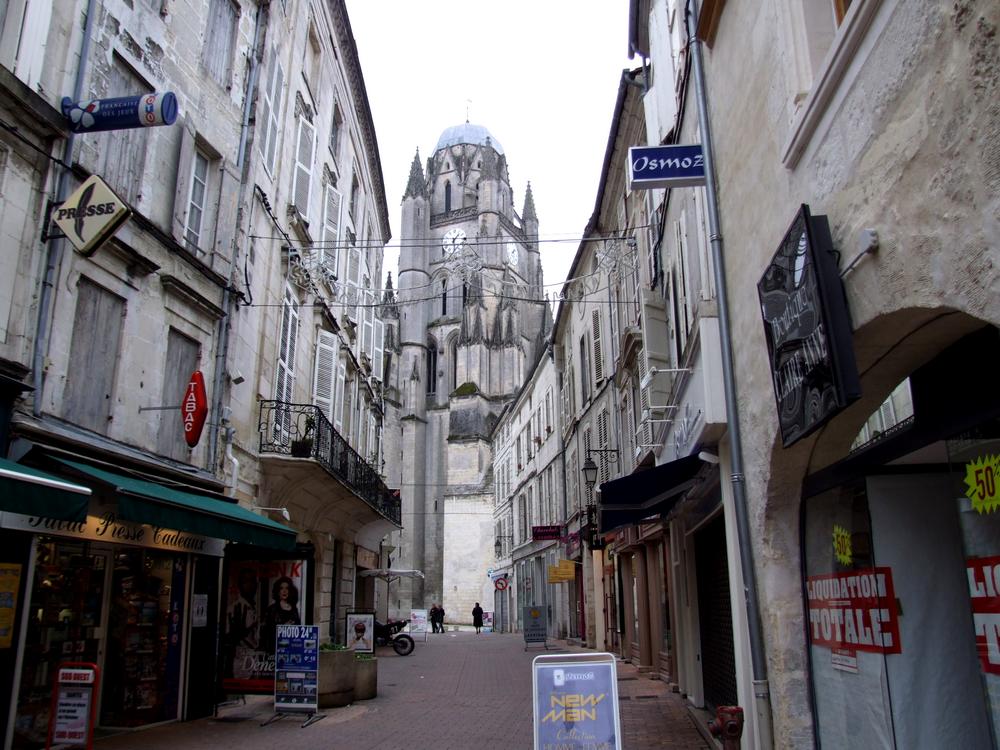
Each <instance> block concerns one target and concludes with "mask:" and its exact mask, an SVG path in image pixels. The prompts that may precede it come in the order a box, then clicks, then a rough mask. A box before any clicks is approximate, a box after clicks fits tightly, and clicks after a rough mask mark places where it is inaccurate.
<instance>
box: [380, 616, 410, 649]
mask: <svg viewBox="0 0 1000 750" xmlns="http://www.w3.org/2000/svg"><path fill="white" fill-rule="evenodd" d="M409 623H410V621H409V620H389V621H388V622H384V623H382V622H379V621H378V620H376V621H375V645H376V646H388V645H390V644H392V649H393V651H395V652H396V653H397V654H399V655H400V656H407V655H409V654H412V653H413V647H414V645H415V644H414V643H413V638H412V637H410V635H409V634H408V633H403V632H402V630H403V628H405V627H406V626H407V625H408V624H409Z"/></svg>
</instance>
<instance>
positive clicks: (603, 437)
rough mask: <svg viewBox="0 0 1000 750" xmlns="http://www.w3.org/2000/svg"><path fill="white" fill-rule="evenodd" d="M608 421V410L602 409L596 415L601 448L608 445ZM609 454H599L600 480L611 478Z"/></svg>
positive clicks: (605, 480)
mask: <svg viewBox="0 0 1000 750" xmlns="http://www.w3.org/2000/svg"><path fill="white" fill-rule="evenodd" d="M609 422H610V416H609V414H608V410H607V409H602V410H601V413H600V414H598V415H597V440H598V442H599V443H600V445H601V448H607V447H608V437H609V435H608V428H609V426H610V425H609ZM610 456H611V454H609V453H602V454H601V463H600V468H601V475H600V476H601V482H607V481H608V480H609V479H611V469H610V468H609V464H610V461H609V459H610Z"/></svg>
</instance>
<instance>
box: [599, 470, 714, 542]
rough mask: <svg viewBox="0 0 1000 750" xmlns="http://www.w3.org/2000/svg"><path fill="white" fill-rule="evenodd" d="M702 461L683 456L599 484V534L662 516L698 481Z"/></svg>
mask: <svg viewBox="0 0 1000 750" xmlns="http://www.w3.org/2000/svg"><path fill="white" fill-rule="evenodd" d="M703 465H704V461H702V460H701V459H700V458H698V456H697V455H695V456H686V457H684V458H679V459H677V460H676V461H671V462H669V463H665V464H661V465H659V466H654V467H653V468H652V469H647V470H645V471H637V472H635V473H634V474H629V475H628V476H624V477H622V478H621V479H615V480H613V481H611V482H605V483H604V484H602V485H601V501H600V504H599V505H598V510H599V511H600V519H601V520H600V529H601V533H602V534H603V533H605V532H607V531H614V530H615V529H617V528H620V527H622V526H629V525H631V524H634V523H639V521H641V520H642V519H644V518H649V517H650V516H656V515H660V514H662V513H666V512H667V511H669V510H670V509H671V508H673V507H674V505H675V504H676V503H677V502H678V501H679V500H680V499H681V496H682V495H683V494H684V493H685V492H687V491H688V490H689V489H691V487H693V486H694V484H695V483H696V482H697V481H698V480H697V476H698V472H699V471H700V470H701V467H702V466H703Z"/></svg>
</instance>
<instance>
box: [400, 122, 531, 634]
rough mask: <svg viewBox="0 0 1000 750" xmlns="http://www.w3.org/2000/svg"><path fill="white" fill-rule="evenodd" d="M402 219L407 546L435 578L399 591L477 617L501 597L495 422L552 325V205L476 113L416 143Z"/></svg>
mask: <svg viewBox="0 0 1000 750" xmlns="http://www.w3.org/2000/svg"><path fill="white" fill-rule="evenodd" d="M400 232H401V237H400V255H399V274H398V279H397V280H398V309H399V330H398V336H397V337H396V340H397V341H398V345H399V348H400V354H399V356H398V358H397V360H396V365H395V366H396V367H397V368H398V370H397V377H398V384H397V385H398V396H399V406H398V409H399V411H398V418H399V424H400V437H399V454H400V461H401V463H400V466H401V470H400V474H399V486H400V490H401V497H402V503H403V508H402V512H403V518H404V527H405V528H404V531H403V535H402V538H401V540H400V543H399V547H400V549H399V552H398V559H399V560H400V561H401V563H400V564H405V565H406V566H407V567H414V568H417V569H419V570H421V571H423V573H424V575H425V578H424V579H423V580H422V581H420V580H418V581H416V582H415V583H413V584H410V583H407V582H403V583H401V585H400V589H399V592H398V595H397V596H396V597H395V601H394V602H393V603H394V604H395V606H396V607H397V608H398V610H399V611H400V612H401V613H406V612H408V611H409V607H410V606H417V607H420V606H425V607H430V606H431V604H434V603H438V604H443V606H444V608H445V611H446V612H447V613H448V615H447V617H448V619H449V620H454V621H456V622H458V621H468V620H470V619H471V614H470V613H471V611H472V607H473V605H474V603H475V602H476V601H479V602H482V601H483V600H484V599H485V600H489V598H490V597H492V593H491V590H492V587H491V586H490V585H489V581H488V578H487V576H486V572H487V570H488V568H489V567H490V566H491V563H492V561H493V541H494V540H493V469H492V451H491V444H490V434H491V432H492V429H493V426H494V424H495V422H496V418H497V415H498V414H499V413H500V411H501V410H502V409H503V407H504V405H505V404H506V403H507V401H509V400H510V399H511V398H512V397H513V396H514V394H515V393H516V392H517V391H518V389H519V388H520V386H521V384H522V383H523V382H524V379H525V376H526V373H527V369H528V367H529V366H530V363H531V362H532V361H533V360H534V358H535V356H536V354H537V352H538V351H539V350H540V348H541V346H542V342H543V341H544V338H545V336H546V335H547V332H548V327H547V324H548V321H549V319H550V316H549V313H548V307H547V305H545V304H544V301H543V299H542V290H541V284H542V269H541V263H540V260H539V249H538V218H537V216H536V214H535V206H534V200H533V198H532V195H531V188H530V185H529V186H528V189H527V191H526V193H525V198H524V204H523V208H522V211H521V212H520V214H518V212H517V211H516V210H515V208H514V202H513V192H512V189H511V185H510V178H509V176H508V171H507V156H506V154H505V153H504V151H503V147H502V146H501V145H500V142H499V141H497V140H496V138H495V137H493V136H492V135H491V134H490V133H489V131H488V130H486V128H484V127H481V126H477V125H473V124H470V123H464V124H462V125H458V126H454V127H451V128H448V129H446V130H445V131H444V132H443V133H442V134H441V137H440V138H439V140H438V142H437V145H436V146H435V149H434V153H433V154H432V156H431V157H430V158H429V159H428V160H427V164H426V168H424V167H422V166H421V164H420V159H419V155H417V156H415V157H414V160H413V163H412V165H411V168H410V174H409V180H408V182H407V187H406V191H405V193H404V196H403V206H402V222H401V229H400Z"/></svg>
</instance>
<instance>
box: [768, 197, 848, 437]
mask: <svg viewBox="0 0 1000 750" xmlns="http://www.w3.org/2000/svg"><path fill="white" fill-rule="evenodd" d="M757 293H758V295H759V297H760V307H761V314H762V316H763V319H764V334H765V337H766V339H767V350H768V355H769V357H770V363H771V377H772V382H773V386H774V398H775V401H776V403H777V407H778V422H779V427H780V429H781V439H782V443H783V444H784V446H785V447H786V448H787V447H789V446H790V445H792V444H793V443H795V442H796V441H798V440H800V439H801V438H803V437H805V436H806V435H808V434H809V433H811V432H812V431H813V430H815V429H817V428H818V427H820V426H821V425H822V424H823V423H824V422H826V421H827V420H828V419H830V418H831V417H833V416H834V415H835V414H837V413H838V412H840V411H841V410H843V409H844V408H845V407H846V406H847V405H848V404H850V403H851V402H852V401H855V400H857V399H858V398H859V397H860V395H861V384H860V381H859V378H858V368H857V365H856V363H855V361H854V349H853V346H852V340H851V328H850V323H849V320H848V313H847V303H846V300H845V298H844V291H843V287H842V286H841V283H840V276H839V275H838V271H837V264H836V262H835V261H834V259H833V243H832V240H831V239H830V228H829V224H828V223H827V221H826V217H825V216H810V214H809V207H808V206H806V205H803V206H802V207H801V208H800V209H799V213H798V215H796V217H795V220H794V221H793V222H792V225H791V227H790V228H789V229H788V232H787V233H786V234H785V237H784V239H783V240H782V241H781V245H780V246H779V247H778V251H777V252H776V253H775V254H774V257H773V258H772V259H771V263H770V265H769V266H768V267H767V270H765V271H764V275H763V276H762V277H761V279H760V281H759V282H758V283H757Z"/></svg>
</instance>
